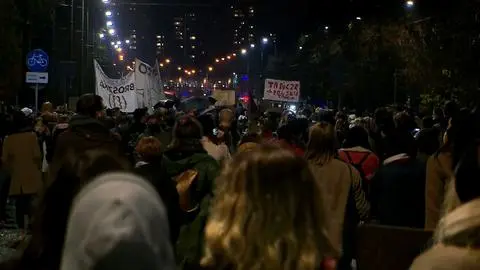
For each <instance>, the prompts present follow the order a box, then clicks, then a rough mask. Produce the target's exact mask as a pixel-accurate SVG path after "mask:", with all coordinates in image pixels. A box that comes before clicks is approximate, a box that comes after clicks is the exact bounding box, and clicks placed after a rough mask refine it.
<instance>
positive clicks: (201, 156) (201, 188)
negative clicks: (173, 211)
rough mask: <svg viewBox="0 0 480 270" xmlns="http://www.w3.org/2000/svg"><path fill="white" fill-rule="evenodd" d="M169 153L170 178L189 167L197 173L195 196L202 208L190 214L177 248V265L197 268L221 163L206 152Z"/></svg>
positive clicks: (167, 164)
mask: <svg viewBox="0 0 480 270" xmlns="http://www.w3.org/2000/svg"><path fill="white" fill-rule="evenodd" d="M169 152H170V151H167V153H165V156H166V158H165V162H166V164H165V165H166V166H165V167H166V170H167V173H168V175H169V176H170V177H172V178H173V177H175V176H177V175H179V174H181V173H182V172H184V171H186V170H189V169H195V170H197V172H198V179H197V185H196V187H195V192H194V196H195V199H196V201H198V202H199V208H198V209H197V210H196V211H194V212H192V213H187V216H189V217H188V221H186V222H185V224H184V225H183V226H182V227H181V229H180V234H179V237H178V241H177V244H176V247H175V251H176V257H177V265H178V268H179V269H191V268H192V267H195V268H196V266H198V265H199V262H200V259H201V258H202V255H203V244H204V243H203V241H204V229H205V225H206V222H207V218H208V213H209V208H210V201H211V199H212V197H213V189H214V181H215V178H216V177H217V175H218V173H219V172H220V165H219V164H218V162H217V161H216V160H215V159H213V158H212V157H211V156H209V155H208V154H207V153H194V154H191V155H189V156H186V157H185V156H182V155H181V154H178V153H172V152H170V153H169Z"/></svg>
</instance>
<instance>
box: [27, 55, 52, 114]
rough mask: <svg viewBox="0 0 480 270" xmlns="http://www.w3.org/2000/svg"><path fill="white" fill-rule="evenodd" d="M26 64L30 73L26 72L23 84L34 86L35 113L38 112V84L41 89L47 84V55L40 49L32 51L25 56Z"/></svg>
mask: <svg viewBox="0 0 480 270" xmlns="http://www.w3.org/2000/svg"><path fill="white" fill-rule="evenodd" d="M26 64H27V68H28V70H30V72H27V74H26V76H25V82H26V83H29V84H33V85H34V86H35V87H34V89H35V112H38V90H39V89H40V84H41V85H42V88H43V85H44V84H48V72H47V70H48V64H49V57H48V54H47V53H46V52H44V51H43V50H41V49H36V50H33V51H31V52H29V53H28V54H27V62H26Z"/></svg>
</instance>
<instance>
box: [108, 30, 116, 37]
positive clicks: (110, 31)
mask: <svg viewBox="0 0 480 270" xmlns="http://www.w3.org/2000/svg"><path fill="white" fill-rule="evenodd" d="M108 33H109V34H110V35H112V36H113V35H115V29H113V28H112V29H108Z"/></svg>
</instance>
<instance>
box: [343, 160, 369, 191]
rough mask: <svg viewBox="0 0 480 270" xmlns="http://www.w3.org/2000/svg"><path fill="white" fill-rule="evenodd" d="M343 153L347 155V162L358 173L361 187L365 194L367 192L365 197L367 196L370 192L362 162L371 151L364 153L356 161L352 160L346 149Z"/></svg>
mask: <svg viewBox="0 0 480 270" xmlns="http://www.w3.org/2000/svg"><path fill="white" fill-rule="evenodd" d="M344 153H345V155H346V156H347V159H348V163H349V164H350V165H352V166H353V167H354V168H355V169H356V170H357V171H358V173H359V174H360V178H361V179H362V188H363V190H364V192H365V194H367V197H368V195H369V194H370V192H369V191H370V189H369V184H368V181H367V176H366V175H365V173H364V172H363V163H365V161H366V160H367V159H368V158H369V157H370V155H371V154H372V153H370V152H367V153H365V155H364V156H363V157H362V159H360V161H359V162H357V163H355V162H353V159H352V157H351V156H350V154H349V152H348V151H344Z"/></svg>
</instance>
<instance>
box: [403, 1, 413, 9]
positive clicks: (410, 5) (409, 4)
mask: <svg viewBox="0 0 480 270" xmlns="http://www.w3.org/2000/svg"><path fill="white" fill-rule="evenodd" d="M405 4H406V5H407V7H409V8H411V7H413V6H415V2H414V1H412V0H409V1H407V2H405Z"/></svg>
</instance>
